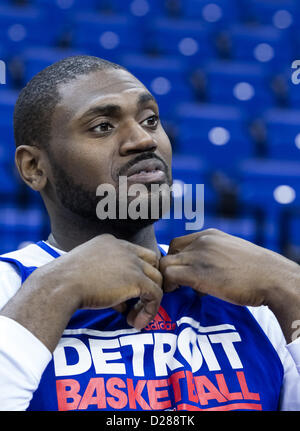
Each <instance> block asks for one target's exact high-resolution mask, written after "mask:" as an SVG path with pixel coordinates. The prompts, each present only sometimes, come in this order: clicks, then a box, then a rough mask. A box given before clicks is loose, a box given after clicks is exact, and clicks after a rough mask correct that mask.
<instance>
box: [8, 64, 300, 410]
mask: <svg viewBox="0 0 300 431" xmlns="http://www.w3.org/2000/svg"><path fill="white" fill-rule="evenodd" d="M14 128H15V140H16V146H17V149H16V164H17V167H18V170H19V172H20V175H21V177H22V179H23V180H24V181H25V182H26V183H27V184H28V185H29V186H30V187H31V188H32V189H33V190H35V191H37V192H40V193H41V196H42V198H43V200H44V203H45V206H46V208H47V211H48V214H49V217H50V221H51V235H50V236H49V238H48V240H47V241H41V242H39V243H38V244H33V245H30V246H28V247H26V248H24V249H21V250H18V251H15V252H12V253H8V254H6V255H4V256H2V257H1V262H0V264H1V266H0V270H1V271H0V274H1V275H0V280H1V281H0V283H1V284H0V286H1V290H0V292H1V293H0V295H1V296H0V298H1V303H0V306H1V307H2V310H1V316H0V385H1V394H0V398H1V400H0V406H1V409H3V410H26V409H29V410H81V411H83V410H93V409H94V410H95V409H96V410H97V409H98V410H277V409H285V410H299V409H300V377H299V374H298V372H297V368H296V367H297V365H298V367H299V364H300V343H299V338H298V339H296V340H294V341H292V339H293V338H295V326H293V325H294V323H293V322H295V321H296V322H297V320H298V319H299V315H300V312H299V310H300V282H299V278H300V276H299V266H298V265H297V264H295V263H294V262H291V261H289V260H287V259H285V258H284V257H282V256H279V255H278V254H276V253H273V252H270V251H268V250H264V249H262V248H260V247H258V246H255V245H253V244H250V243H248V242H246V241H243V240H241V239H239V238H234V237H232V236H230V235H226V234H224V233H222V232H219V231H216V230H207V231H202V232H197V233H194V234H191V235H187V236H184V237H180V238H176V239H174V240H173V241H172V242H171V244H170V247H169V251H168V254H167V255H165V254H166V253H165V251H164V249H163V248H162V247H161V246H159V245H158V244H157V241H156V238H155V234H154V228H153V223H154V222H155V218H153V219H151V218H149V219H148V220H147V219H146V220H145V219H138V220H132V219H131V218H130V217H129V216H127V218H122V219H121V218H119V219H108V220H99V218H98V217H97V214H96V206H97V203H98V201H99V197H97V195H96V190H97V187H98V186H99V185H101V184H110V185H111V186H112V187H113V188H114V189H115V190H116V191H117V193H116V196H117V206H120V205H121V203H122V202H123V200H124V199H125V197H126V199H127V198H128V202H129V204H130V202H132V199H131V198H130V196H124V195H123V194H122V193H121V191H120V187H119V178H120V177H121V176H123V177H124V176H125V177H126V181H127V185H135V184H142V185H144V186H145V187H146V192H145V193H144V194H142V196H141V203H143V202H144V201H145V200H146V201H147V200H151V198H152V197H154V196H153V192H152V189H151V187H150V186H151V185H152V184H153V183H156V184H160V185H161V184H165V185H171V183H172V179H171V146H170V142H169V139H168V137H167V135H166V134H165V132H164V130H163V128H162V126H161V124H160V121H159V113H158V107H157V104H156V101H155V99H154V98H153V96H152V95H151V94H150V93H149V91H148V90H147V89H146V88H145V87H144V85H143V84H142V83H141V82H140V81H138V80H137V79H136V78H135V77H134V76H133V75H132V74H130V73H129V72H128V71H127V70H125V69H124V68H122V67H120V66H118V65H115V64H112V63H109V62H106V61H104V60H101V59H98V58H95V57H88V56H75V57H70V58H67V59H64V60H62V61H60V62H58V63H56V64H53V65H52V66H50V67H49V68H47V69H45V70H43V71H42V72H40V73H39V74H38V75H36V76H35V77H34V78H33V79H32V80H31V81H30V82H29V83H28V84H27V86H26V87H25V89H23V90H22V92H21V94H20V96H19V99H18V101H17V104H16V108H15V116H14ZM162 197H163V196H160V198H162ZM159 202H161V200H160V201H159ZM129 204H128V205H129ZM248 306H249V307H248ZM266 306H268V307H266ZM269 308H270V309H271V310H272V311H270V309H269ZM273 313H274V314H273ZM274 315H275V316H276V318H277V320H278V321H277V320H276V318H275V316H274ZM278 322H279V324H278ZM280 327H281V328H280ZM282 331H283V332H284V335H285V338H286V340H285V339H284V335H283V333H282ZM293 331H294V332H293ZM286 342H287V343H288V345H287V346H286ZM52 354H53V356H52Z"/></svg>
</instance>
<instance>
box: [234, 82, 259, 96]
mask: <svg viewBox="0 0 300 431" xmlns="http://www.w3.org/2000/svg"><path fill="white" fill-rule="evenodd" d="M254 93H255V91H254V88H253V86H252V85H251V84H249V83H248V82H238V83H237V84H236V85H235V86H234V87H233V94H234V96H235V97H236V98H237V99H239V100H250V99H252V97H253V96H254Z"/></svg>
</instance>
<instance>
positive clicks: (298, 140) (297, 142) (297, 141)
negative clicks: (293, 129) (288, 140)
mask: <svg viewBox="0 0 300 431" xmlns="http://www.w3.org/2000/svg"><path fill="white" fill-rule="evenodd" d="M295 145H296V147H297V148H299V150H300V133H298V134H297V135H296V137H295Z"/></svg>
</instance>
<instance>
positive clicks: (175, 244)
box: [168, 229, 226, 255]
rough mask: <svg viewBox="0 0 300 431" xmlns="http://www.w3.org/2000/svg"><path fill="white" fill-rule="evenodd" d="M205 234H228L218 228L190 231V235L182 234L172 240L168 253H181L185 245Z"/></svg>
mask: <svg viewBox="0 0 300 431" xmlns="http://www.w3.org/2000/svg"><path fill="white" fill-rule="evenodd" d="M205 235H215V236H216V235H218V236H219V235H226V234H225V233H224V232H222V231H220V230H218V229H204V230H202V231H200V232H194V233H190V234H188V235H184V236H180V237H177V238H174V239H173V240H172V241H171V242H170V246H169V250H168V255H169V254H176V253H179V252H180V251H181V250H183V249H184V248H185V247H187V246H188V245H190V244H191V243H192V242H193V241H195V240H196V239H198V238H201V237H202V236H205Z"/></svg>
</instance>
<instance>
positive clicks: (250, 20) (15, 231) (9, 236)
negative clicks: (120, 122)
mask: <svg viewBox="0 0 300 431" xmlns="http://www.w3.org/2000/svg"><path fill="white" fill-rule="evenodd" d="M299 48H300V2H299V1H298V0H128V1H126V0H23V1H21V0H19V1H16V0H1V2H0V59H1V60H3V61H4V63H5V65H6V83H5V84H2V85H0V253H4V252H8V251H11V250H13V249H16V248H19V247H22V246H24V244H26V243H27V242H32V241H38V240H40V239H46V238H47V236H48V233H49V224H48V218H47V215H46V213H45V209H44V207H43V205H42V202H41V200H40V198H39V196H38V195H37V194H36V193H34V192H32V191H31V190H30V189H28V187H27V186H25V185H23V183H22V182H21V181H20V179H19V177H18V174H17V173H16V169H15V167H14V139H13V127H12V118H13V107H14V103H15V101H16V98H17V95H18V93H19V91H20V89H21V88H22V87H23V86H24V85H25V84H26V82H27V81H28V80H29V79H30V78H31V77H32V76H33V75H34V74H36V73H37V72H38V71H40V70H41V69H43V68H44V67H46V66H48V65H49V64H51V63H53V62H55V61H57V60H59V59H61V58H63V57H67V56H69V55H73V54H82V53H83V54H91V55H96V56H100V57H103V58H106V59H108V60H111V61H115V62H117V63H120V64H122V65H124V66H125V67H127V68H128V69H129V70H130V71H131V72H132V73H133V74H135V75H136V76H137V77H138V78H139V79H140V80H141V81H142V82H143V83H144V84H145V85H146V86H147V87H148V88H149V90H150V91H151V92H152V93H153V94H154V95H155V97H156V98H157V100H158V103H159V105H160V115H161V119H162V122H163V124H164V127H165V129H166V131H167V133H168V134H169V136H170V139H171V142H172V145H173V149H174V165H173V174H174V179H175V181H176V182H177V184H178V185H179V186H180V187H181V190H182V193H184V187H183V185H184V183H186V184H191V183H193V184H196V183H199V184H202V183H203V184H205V192H204V193H205V206H204V210H205V213H204V226H203V228H208V227H216V228H219V229H221V230H223V231H225V232H228V233H231V234H233V235H237V236H240V237H242V238H244V239H247V240H250V241H253V242H255V243H257V244H259V245H262V246H264V247H267V248H270V249H272V250H275V251H278V252H280V253H282V254H284V255H286V256H288V257H290V258H292V259H294V260H296V261H298V262H300V159H299V156H300V106H299V102H300V84H299V85H296V84H293V82H292V80H291V76H292V73H293V69H292V68H291V65H292V62H293V61H294V60H297V59H299V60H300V49H299ZM299 78H300V74H299ZM2 80H3V79H2ZM181 198H182V195H181V192H180V191H179V193H178V198H177V199H181ZM195 198H196V197H195V196H192V197H190V199H192V200H193V199H195ZM194 204H195V202H194ZM185 222H186V220H172V221H169V220H161V221H159V222H158V223H157V224H156V231H157V236H158V240H159V241H160V242H163V243H168V242H169V241H170V239H171V238H173V237H174V236H178V235H185V234H188V233H191V232H192V231H187V230H185Z"/></svg>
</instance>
